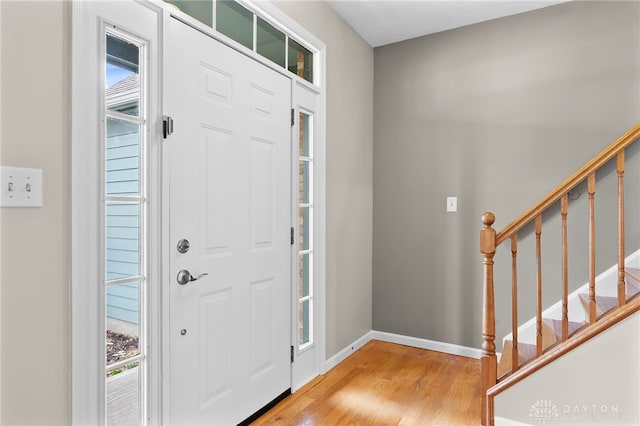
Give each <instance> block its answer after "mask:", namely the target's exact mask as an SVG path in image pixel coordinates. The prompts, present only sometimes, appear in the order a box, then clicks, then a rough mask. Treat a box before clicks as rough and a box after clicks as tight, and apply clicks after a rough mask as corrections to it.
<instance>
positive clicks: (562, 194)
mask: <svg viewBox="0 0 640 426" xmlns="http://www.w3.org/2000/svg"><path fill="white" fill-rule="evenodd" d="M639 137H640V123H637V124H636V125H634V126H633V127H631V128H630V129H629V130H628V131H627V132H625V133H624V134H623V135H622V136H620V137H619V138H618V139H616V140H615V141H614V142H613V143H611V144H610V145H609V146H607V147H606V148H605V149H604V150H603V151H601V152H600V153H599V154H597V155H596V156H595V157H593V159H591V160H590V161H589V162H588V163H587V164H585V165H584V166H583V167H581V168H580V169H579V170H577V171H576V172H575V173H573V174H572V175H571V176H569V177H568V178H567V179H565V180H564V181H563V182H562V183H561V184H560V185H558V186H557V187H555V188H554V189H553V190H552V191H551V192H549V193H548V194H547V195H546V196H545V197H543V198H542V199H541V200H540V201H538V202H537V203H536V204H534V205H533V206H532V207H531V208H530V209H528V210H527V211H526V212H525V213H523V214H522V215H521V216H520V217H518V218H517V219H516V220H514V221H513V222H511V223H510V224H509V225H507V226H506V227H505V228H504V229H502V230H501V231H500V232H496V231H495V229H494V228H493V224H494V222H495V215H494V214H493V213H491V212H486V213H485V214H484V215H483V216H482V223H483V225H484V228H483V229H482V230H481V231H480V253H481V254H482V256H483V269H484V272H483V302H482V303H483V315H482V338H483V342H482V354H481V357H480V369H481V394H482V402H481V404H482V405H481V412H482V413H481V422H482V424H483V425H486V426H489V425H493V424H494V412H493V397H494V396H495V395H496V394H497V393H500V392H501V391H502V390H504V389H506V387H505V386H500V387H496V384H497V383H498V377H497V356H496V345H495V300H494V282H493V257H494V255H495V253H496V248H497V247H498V246H499V245H500V244H502V243H503V242H504V241H506V240H507V239H511V244H512V245H511V249H512V253H513V257H514V267H515V256H516V244H517V241H514V240H517V233H518V231H520V230H521V229H522V228H524V227H525V226H526V225H527V224H529V223H530V222H531V221H533V220H535V222H536V240H537V243H536V244H537V245H536V256H537V261H538V282H537V292H538V309H537V314H536V327H537V331H536V340H537V344H536V347H537V354H536V355H537V359H536V361H540V360H541V359H542V358H541V357H542V331H541V329H542V327H541V322H542V308H541V305H542V303H541V291H542V290H541V288H542V282H541V275H542V274H541V255H540V233H541V227H542V216H541V215H542V213H543V212H544V211H545V210H547V209H548V208H549V207H550V206H552V205H553V204H554V203H556V202H558V201H561V203H562V214H563V221H564V219H565V218H566V208H567V204H568V203H567V201H568V200H567V197H568V193H569V191H571V190H572V189H574V188H575V187H576V186H577V185H578V184H580V183H582V182H583V181H585V180H588V183H589V202H590V214H591V215H592V214H593V206H594V204H593V196H594V193H595V172H596V171H597V170H598V169H600V168H601V167H602V166H604V165H605V164H606V163H608V162H609V161H611V160H613V159H614V158H616V157H617V171H618V182H619V183H618V184H619V187H618V191H619V194H618V195H619V198H618V210H619V213H618V215H619V216H618V218H619V222H618V233H619V235H620V238H619V244H618V246H619V253H618V254H619V256H618V258H619V261H618V263H619V264H620V262H622V263H624V221H623V218H624V195H623V193H624V191H623V190H622V182H623V175H624V152H625V149H626V148H627V147H628V146H630V145H631V144H633V143H634V142H635V141H636V140H637V139H638V138H639ZM564 226H566V224H563V227H564ZM589 239H590V256H591V259H590V260H591V261H590V288H589V297H590V303H591V306H590V310H591V313H590V323H591V324H593V323H594V322H595V312H596V311H595V266H594V264H595V260H594V257H593V256H594V250H595V245H594V244H593V248H592V247H591V245H592V243H593V240H594V239H595V227H594V225H593V217H591V218H590V235H589ZM563 252H564V253H565V254H566V242H565V241H563ZM563 267H564V268H566V265H563ZM514 273H515V272H514ZM565 279H566V278H565ZM620 282H622V286H620ZM564 285H565V289H564V295H563V297H564V300H563V329H564V330H563V336H564V337H563V339H567V333H566V331H565V330H566V322H567V312H566V294H567V291H566V282H565V284H564ZM516 288H517V286H516V278H515V277H514V293H515V289H516ZM623 298H624V266H622V267H620V266H619V285H618V299H619V301H620V306H622V304H623ZM512 303H513V302H512ZM513 312H514V313H515V312H517V302H516V305H515V306H514V307H513ZM514 317H515V316H514ZM514 322H515V320H514ZM514 326H515V328H514V338H515V333H516V332H517V325H515V324H514ZM586 335H587V334H585V336H586ZM576 341H577V340H575V339H574V340H572V342H573V343H571V344H568V343H567V342H568V340H564V341H563V343H565V344H566V345H563V347H564V348H565V349H562V350H565V351H568V350H571V349H572V348H573V346H571V345H574V344H575V343H576ZM514 345H515V348H516V349H515V350H516V352H515V353H516V355H517V341H516V342H514ZM559 351H561V350H556V352H554V353H555V355H554V356H559V355H561V353H560V352H559ZM563 353H564V352H563ZM553 359H555V358H553ZM544 360H545V361H544V362H550V361H551V360H552V358H550V357H549V356H545V358H544ZM534 362H535V361H534ZM527 368H528V370H527V371H528V373H527V374H523V373H520V374H518V375H517V376H515V374H513V375H512V376H510V379H509V381H508V383H509V384H508V386H511V385H512V384H515V383H517V382H518V381H520V380H522V379H523V378H524V377H526V376H527V375H528V374H531V372H532V371H533V369H534V367H532V364H529V365H528V367H527ZM538 368H541V366H540V367H538ZM516 369H517V365H516ZM514 371H515V370H514ZM505 385H507V383H505ZM490 389H491V394H489V390H490Z"/></svg>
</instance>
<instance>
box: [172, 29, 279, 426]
mask: <svg viewBox="0 0 640 426" xmlns="http://www.w3.org/2000/svg"><path fill="white" fill-rule="evenodd" d="M165 31H166V32H165V47H166V49H165V59H164V63H165V66H164V72H165V75H164V79H165V80H164V94H165V102H164V110H165V114H167V115H170V116H171V117H172V118H173V120H174V133H173V134H172V135H170V136H169V137H168V139H167V140H166V141H165V145H166V147H165V150H164V152H165V155H168V156H169V159H168V161H167V162H165V164H168V165H169V171H168V173H169V178H168V184H169V200H168V203H169V205H170V207H169V215H170V217H169V236H170V240H169V241H168V242H167V244H168V245H169V246H170V255H169V259H170V265H169V271H170V280H169V286H170V302H169V305H170V306H169V311H170V312H169V324H170V342H169V345H170V360H169V369H170V390H169V392H170V396H169V402H170V408H169V415H170V419H169V421H170V423H171V424H176V425H187V424H188V425H191V424H207V425H215V424H225V425H226V424H237V423H238V422H240V421H242V420H244V419H246V418H247V417H248V416H250V415H251V414H253V413H254V412H256V411H257V410H259V409H260V408H262V407H263V406H264V405H266V404H268V403H269V402H271V401H272V400H273V399H274V398H276V397H278V396H279V395H281V394H282V393H283V392H286V391H287V390H288V389H289V388H290V385H291V370H290V352H289V351H290V344H291V343H290V334H291V333H290V330H291V326H290V321H291V315H290V306H291V302H290V294H291V291H290V289H291V284H290V279H291V278H290V270H291V265H290V259H291V257H290V256H291V250H292V248H291V245H290V237H289V228H290V224H291V218H290V215H291V204H290V203H291V201H290V199H291V192H290V186H291V177H290V173H291V168H290V165H291V161H290V155H291V149H290V137H291V133H290V107H291V82H290V80H289V79H288V78H287V77H285V76H283V75H282V74H279V73H277V72H275V71H273V70H271V69H269V68H268V67H266V66H264V65H260V64H258V63H257V62H256V61H254V60H252V59H250V58H248V57H246V56H244V55H242V54H240V53H238V52H236V51H234V50H233V49H231V48H228V47H226V46H224V45H223V44H221V43H220V42H218V41H216V40H214V39H212V38H210V37H209V36H207V35H205V34H203V33H201V32H199V31H197V30H195V29H193V28H191V27H189V26H187V25H185V24H183V23H181V22H179V21H177V20H175V19H173V18H172V19H169V24H168V25H167V27H166V29H165ZM182 239H186V240H188V241H189V243H190V244H189V249H188V251H186V252H185V253H180V252H179V250H178V247H177V246H178V242H179V241H180V240H182ZM181 270H185V271H189V273H190V274H191V275H192V276H193V277H194V278H198V279H197V280H194V281H189V282H187V283H186V284H184V285H181V284H179V283H178V280H177V277H178V275H179V272H180V271H181ZM203 274H208V275H203ZM183 275H185V274H183Z"/></svg>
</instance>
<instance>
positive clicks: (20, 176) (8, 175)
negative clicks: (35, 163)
mask: <svg viewBox="0 0 640 426" xmlns="http://www.w3.org/2000/svg"><path fill="white" fill-rule="evenodd" d="M0 193H1V195H2V197H0V207H42V170H41V169H25V168H23V167H7V166H0Z"/></svg>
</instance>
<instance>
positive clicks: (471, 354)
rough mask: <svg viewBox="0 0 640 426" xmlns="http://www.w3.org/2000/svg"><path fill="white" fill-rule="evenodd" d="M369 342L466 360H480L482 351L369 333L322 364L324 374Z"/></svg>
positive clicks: (392, 334) (407, 337)
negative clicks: (380, 342) (409, 347)
mask: <svg viewBox="0 0 640 426" xmlns="http://www.w3.org/2000/svg"><path fill="white" fill-rule="evenodd" d="M371 340H381V341H383V342H389V343H397V344H399V345H405V346H413V347H414V348H420V349H428V350H430V351H437V352H444V353H447V354H451V355H460V356H466V357H468V358H476V359H480V355H481V354H482V351H481V350H480V349H476V348H470V347H468V346H460V345H454V344H452V343H444V342H437V341H435V340H428V339H420V338H417V337H410V336H403V335H400V334H394V333H387V332H384V331H370V332H368V333H366V334H364V335H363V336H362V337H360V338H358V339H357V340H356V341H354V342H353V343H351V344H350V345H348V346H347V347H345V348H344V349H342V350H341V351H340V352H338V353H336V354H335V355H333V356H332V357H331V358H329V359H328V360H326V361H325V363H324V372H323V373H322V374H324V373H326V372H327V371H329V370H331V369H332V368H333V367H335V366H336V365H338V364H340V363H341V362H342V361H344V360H345V359H347V357H349V355H351V354H352V353H354V352H355V351H357V350H358V349H360V348H361V347H363V346H364V345H366V344H367V343H369V342H370V341H371Z"/></svg>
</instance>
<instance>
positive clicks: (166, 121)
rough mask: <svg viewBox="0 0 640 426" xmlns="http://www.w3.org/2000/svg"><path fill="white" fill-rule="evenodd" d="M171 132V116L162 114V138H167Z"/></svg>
mask: <svg viewBox="0 0 640 426" xmlns="http://www.w3.org/2000/svg"><path fill="white" fill-rule="evenodd" d="M172 133H173V118H171V117H169V116H168V115H163V116H162V137H163V138H164V139H166V138H167V136H169V135H170V134H172Z"/></svg>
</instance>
